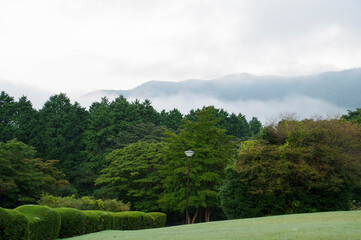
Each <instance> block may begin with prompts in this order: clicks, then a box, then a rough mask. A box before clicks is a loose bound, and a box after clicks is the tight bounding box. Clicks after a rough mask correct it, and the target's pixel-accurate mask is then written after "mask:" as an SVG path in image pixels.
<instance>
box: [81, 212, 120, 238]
mask: <svg viewBox="0 0 361 240" xmlns="http://www.w3.org/2000/svg"><path fill="white" fill-rule="evenodd" d="M83 213H84V214H85V215H86V227H85V228H86V233H92V232H99V231H103V230H111V229H112V227H113V215H112V214H111V213H109V212H105V211H96V210H87V211H83Z"/></svg>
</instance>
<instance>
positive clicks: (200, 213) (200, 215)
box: [199, 207, 203, 223]
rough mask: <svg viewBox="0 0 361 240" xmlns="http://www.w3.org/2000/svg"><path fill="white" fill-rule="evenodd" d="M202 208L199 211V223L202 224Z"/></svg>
mask: <svg viewBox="0 0 361 240" xmlns="http://www.w3.org/2000/svg"><path fill="white" fill-rule="evenodd" d="M202 209H203V208H202V207H200V209H199V222H200V223H201V222H202V214H203V212H202Z"/></svg>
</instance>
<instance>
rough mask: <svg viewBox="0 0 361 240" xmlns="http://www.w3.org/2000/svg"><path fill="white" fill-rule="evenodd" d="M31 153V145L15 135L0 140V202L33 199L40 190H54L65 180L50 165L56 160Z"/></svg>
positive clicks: (13, 203)
mask: <svg viewBox="0 0 361 240" xmlns="http://www.w3.org/2000/svg"><path fill="white" fill-rule="evenodd" d="M35 154H36V151H35V150H34V148H33V147H31V146H29V145H26V144H24V143H23V142H19V141H17V140H16V139H14V140H11V141H8V142H6V143H4V142H0V166H1V168H0V206H3V207H16V206H18V205H21V204H24V203H34V202H35V201H36V200H37V199H39V197H40V195H41V194H42V193H43V192H47V193H51V194H55V193H57V190H58V189H59V188H61V187H62V186H65V185H67V184H69V183H68V182H67V181H65V180H63V179H62V178H63V177H64V174H63V173H62V172H60V171H59V170H58V169H57V168H56V167H55V166H54V164H55V163H56V161H49V160H48V161H43V160H42V159H39V158H34V157H35Z"/></svg>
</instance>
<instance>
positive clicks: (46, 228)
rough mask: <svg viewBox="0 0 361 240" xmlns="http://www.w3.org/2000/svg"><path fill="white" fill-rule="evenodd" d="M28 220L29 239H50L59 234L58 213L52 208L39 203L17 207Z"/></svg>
mask: <svg viewBox="0 0 361 240" xmlns="http://www.w3.org/2000/svg"><path fill="white" fill-rule="evenodd" d="M15 210H16V211H18V212H20V213H22V214H23V215H24V216H25V217H26V218H27V219H28V221H29V223H28V224H29V240H38V239H44V240H52V239H55V238H57V237H58V236H59V230H60V215H59V214H58V213H57V212H56V211H55V210H54V209H52V208H49V207H46V206H40V205H24V206H20V207H17V208H16V209H15Z"/></svg>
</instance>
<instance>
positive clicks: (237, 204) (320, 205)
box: [221, 119, 361, 218]
mask: <svg viewBox="0 0 361 240" xmlns="http://www.w3.org/2000/svg"><path fill="white" fill-rule="evenodd" d="M360 130H361V129H360V127H359V126H358V125H356V124H353V123H350V122H346V121H344V120H336V119H332V120H303V121H300V122H299V121H295V120H283V121H281V122H280V123H278V124H277V125H275V126H274V125H270V126H267V127H266V128H265V129H264V130H263V132H262V134H263V136H262V139H260V140H255V141H248V142H245V143H243V145H242V147H241V148H240V151H239V155H238V158H237V160H236V161H235V162H234V164H233V169H234V171H235V173H234V174H233V173H232V174H230V175H228V177H227V179H226V182H225V183H224V185H223V187H222V191H221V200H222V207H223V210H224V211H225V213H226V215H227V216H228V217H230V218H237V217H254V216H262V215H267V214H284V213H297V212H313V211H333V210H348V209H349V206H350V203H351V200H352V194H353V192H354V190H356V189H359V187H360V180H361V174H360V172H361V166H360V161H361V157H360V156H361V155H360V154H361V141H360V140H361V131H360ZM233 178H236V181H234V179H233ZM237 192H238V193H239V194H238V193H237ZM234 193H237V194H236V195H233V194H234ZM232 199H234V200H232Z"/></svg>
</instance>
